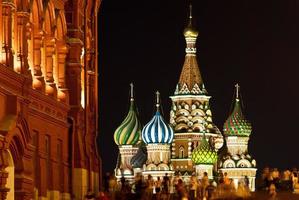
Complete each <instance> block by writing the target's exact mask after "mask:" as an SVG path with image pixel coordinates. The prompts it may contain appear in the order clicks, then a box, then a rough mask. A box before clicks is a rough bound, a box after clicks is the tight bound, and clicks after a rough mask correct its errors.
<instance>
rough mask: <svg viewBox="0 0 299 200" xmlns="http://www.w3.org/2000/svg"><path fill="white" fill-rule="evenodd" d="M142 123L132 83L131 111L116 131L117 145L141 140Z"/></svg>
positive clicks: (133, 143) (130, 143)
mask: <svg viewBox="0 0 299 200" xmlns="http://www.w3.org/2000/svg"><path fill="white" fill-rule="evenodd" d="M140 134H141V124H140V122H139V120H138V115H137V111H136V106H135V103H134V98H133V85H132V84H131V99H130V108H129V112H128V114H127V116H126V118H125V119H124V121H123V122H122V123H121V124H120V126H119V127H118V128H117V129H116V130H115V132H114V141H115V143H116V144H117V145H135V144H137V142H138V141H139V138H140Z"/></svg>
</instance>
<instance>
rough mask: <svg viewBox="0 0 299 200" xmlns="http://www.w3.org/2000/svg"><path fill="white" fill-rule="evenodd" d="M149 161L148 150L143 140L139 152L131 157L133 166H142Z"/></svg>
mask: <svg viewBox="0 0 299 200" xmlns="http://www.w3.org/2000/svg"><path fill="white" fill-rule="evenodd" d="M146 161H147V150H146V147H145V145H144V143H143V142H141V144H140V146H139V148H138V151H137V153H136V154H135V155H134V156H133V157H132V159H131V165H132V167H133V168H142V167H143V165H144V164H145V162H146Z"/></svg>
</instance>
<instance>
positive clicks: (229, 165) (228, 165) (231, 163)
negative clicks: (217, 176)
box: [223, 159, 236, 168]
mask: <svg viewBox="0 0 299 200" xmlns="http://www.w3.org/2000/svg"><path fill="white" fill-rule="evenodd" d="M235 167H236V165H235V162H234V161H233V160H232V159H229V160H226V161H224V163H223V168H235Z"/></svg>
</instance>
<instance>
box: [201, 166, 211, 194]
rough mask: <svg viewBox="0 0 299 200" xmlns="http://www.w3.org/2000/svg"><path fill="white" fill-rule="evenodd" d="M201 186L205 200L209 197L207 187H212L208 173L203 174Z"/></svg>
mask: <svg viewBox="0 0 299 200" xmlns="http://www.w3.org/2000/svg"><path fill="white" fill-rule="evenodd" d="M201 185H202V197H203V199H204V198H207V197H208V193H207V187H208V186H209V185H210V183H209V177H208V173H207V172H204V173H203V177H202V179H201Z"/></svg>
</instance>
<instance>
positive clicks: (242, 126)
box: [223, 84, 252, 136]
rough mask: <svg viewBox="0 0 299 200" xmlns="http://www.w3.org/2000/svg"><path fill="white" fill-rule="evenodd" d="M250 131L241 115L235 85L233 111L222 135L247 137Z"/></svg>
mask: <svg viewBox="0 0 299 200" xmlns="http://www.w3.org/2000/svg"><path fill="white" fill-rule="evenodd" d="M251 131H252V127H251V124H250V122H249V121H248V120H247V119H246V118H245V116H244V115H243V113H242V108H241V101H240V99H239V85H238V84H237V85H236V99H235V105H234V109H233V112H232V113H231V114H230V116H229V117H228V118H227V120H226V121H225V123H224V126H223V133H224V135H226V136H249V135H250V134H251Z"/></svg>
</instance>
